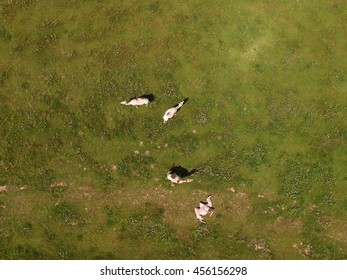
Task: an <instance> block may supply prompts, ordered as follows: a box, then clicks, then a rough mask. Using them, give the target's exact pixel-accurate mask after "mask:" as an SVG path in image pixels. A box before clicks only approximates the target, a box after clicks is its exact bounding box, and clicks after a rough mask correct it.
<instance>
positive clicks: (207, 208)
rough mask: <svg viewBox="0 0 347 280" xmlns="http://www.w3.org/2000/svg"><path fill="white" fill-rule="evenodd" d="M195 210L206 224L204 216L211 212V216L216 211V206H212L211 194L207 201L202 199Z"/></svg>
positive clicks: (197, 215)
mask: <svg viewBox="0 0 347 280" xmlns="http://www.w3.org/2000/svg"><path fill="white" fill-rule="evenodd" d="M194 211H195V214H196V217H197V218H198V220H199V221H200V222H201V223H203V224H206V222H205V221H204V217H205V216H206V215H207V214H210V217H211V216H212V214H213V211H214V208H213V207H212V200H211V195H209V196H208V197H207V199H206V202H202V201H201V202H200V205H199V207H196V208H194Z"/></svg>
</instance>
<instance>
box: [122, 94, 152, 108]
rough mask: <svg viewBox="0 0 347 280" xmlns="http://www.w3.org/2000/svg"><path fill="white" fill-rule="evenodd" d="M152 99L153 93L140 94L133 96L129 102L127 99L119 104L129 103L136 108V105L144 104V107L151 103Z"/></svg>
mask: <svg viewBox="0 0 347 280" xmlns="http://www.w3.org/2000/svg"><path fill="white" fill-rule="evenodd" d="M153 100H154V95H153V94H145V95H142V96H140V97H133V98H131V99H130V100H129V102H127V101H122V102H121V103H120V104H123V105H128V106H129V105H130V106H136V108H138V106H141V105H146V107H147V106H148V104H149V103H151V102H152V101H153Z"/></svg>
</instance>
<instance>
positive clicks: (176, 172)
mask: <svg viewBox="0 0 347 280" xmlns="http://www.w3.org/2000/svg"><path fill="white" fill-rule="evenodd" d="M196 171H198V170H197V169H195V168H193V169H192V170H190V171H188V169H186V168H184V167H182V166H180V165H179V166H174V165H173V166H172V167H171V169H170V170H169V171H168V173H167V174H166V178H167V179H168V180H170V181H171V182H172V183H175V184H182V183H189V182H191V181H193V179H185V177H187V176H190V175H192V174H193V173H195V172H196Z"/></svg>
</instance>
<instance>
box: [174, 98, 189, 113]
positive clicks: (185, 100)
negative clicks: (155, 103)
mask: <svg viewBox="0 0 347 280" xmlns="http://www.w3.org/2000/svg"><path fill="white" fill-rule="evenodd" d="M188 99H189V97H187V98H185V99H184V100H183V101H184V102H183V105H184V104H186V103H187V101H188ZM178 105H179V103H177V104H175V105H173V106H172V107H177V106H178ZM183 105H182V106H183ZM181 108H182V107H179V108H178V109H177V112H178V111H179V110H181Z"/></svg>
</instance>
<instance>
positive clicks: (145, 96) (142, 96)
mask: <svg viewBox="0 0 347 280" xmlns="http://www.w3.org/2000/svg"><path fill="white" fill-rule="evenodd" d="M139 98H147V99H148V100H149V102H152V101H154V99H155V97H154V95H153V94H152V93H149V94H144V95H141V96H140V97H139Z"/></svg>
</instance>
